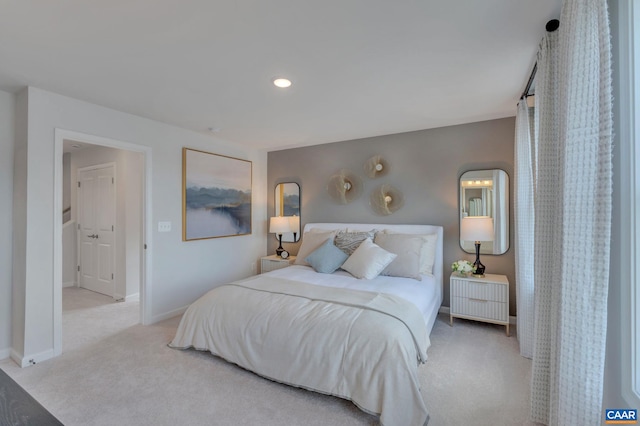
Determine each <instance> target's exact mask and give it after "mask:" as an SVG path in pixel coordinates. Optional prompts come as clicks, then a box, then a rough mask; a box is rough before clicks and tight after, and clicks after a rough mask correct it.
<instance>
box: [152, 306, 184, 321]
mask: <svg viewBox="0 0 640 426" xmlns="http://www.w3.org/2000/svg"><path fill="white" fill-rule="evenodd" d="M188 307H189V305H186V306H183V307H182V308H178V309H174V310H173V311H169V312H165V313H164V314H160V315H154V316H152V317H151V322H150V323H149V324H155V323H157V322H160V321H164V320H166V319H169V318H173V317H175V316H178V315H182V314H184V312H185V311H186V310H187V308H188Z"/></svg>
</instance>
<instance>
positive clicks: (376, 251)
mask: <svg viewBox="0 0 640 426" xmlns="http://www.w3.org/2000/svg"><path fill="white" fill-rule="evenodd" d="M396 256H397V255H395V254H393V253H389V252H388V251H386V250H385V249H383V248H381V247H380V246H378V245H376V244H374V243H373V241H371V238H367V239H366V240H364V241H363V242H362V243H361V244H360V245H359V246H358V248H357V249H356V250H355V251H354V252H353V254H352V255H351V256H349V258H348V259H347V261H346V262H344V264H343V265H342V269H344V270H345V271H347V272H349V273H350V274H351V275H353V276H354V277H356V278H366V279H368V280H372V279H374V278H375V277H377V276H378V275H380V272H382V271H383V270H384V268H386V267H387V266H388V265H389V264H390V263H391V262H393V259H395V258H396Z"/></svg>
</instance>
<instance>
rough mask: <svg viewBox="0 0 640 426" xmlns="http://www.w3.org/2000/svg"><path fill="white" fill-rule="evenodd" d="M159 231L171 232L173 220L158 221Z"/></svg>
mask: <svg viewBox="0 0 640 426" xmlns="http://www.w3.org/2000/svg"><path fill="white" fill-rule="evenodd" d="M158 232H171V222H158Z"/></svg>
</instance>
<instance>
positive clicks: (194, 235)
mask: <svg viewBox="0 0 640 426" xmlns="http://www.w3.org/2000/svg"><path fill="white" fill-rule="evenodd" d="M251 173H252V163H251V161H247V160H241V159H238V158H232V157H226V156H224V155H218V154H212V153H210V152H204V151H198V150H195V149H190V148H183V149H182V183H183V186H182V187H183V194H182V199H183V206H182V209H183V210H182V217H183V220H182V222H183V223H182V239H183V241H190V240H201V239H204V238H218V237H232V236H237V235H247V234H251V179H252V177H251Z"/></svg>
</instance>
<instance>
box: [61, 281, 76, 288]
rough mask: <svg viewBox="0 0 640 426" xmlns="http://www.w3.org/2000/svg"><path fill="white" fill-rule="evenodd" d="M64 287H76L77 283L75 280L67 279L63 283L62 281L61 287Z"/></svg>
mask: <svg viewBox="0 0 640 426" xmlns="http://www.w3.org/2000/svg"><path fill="white" fill-rule="evenodd" d="M65 287H77V285H76V282H75V281H67V282H65V283H62V288H65Z"/></svg>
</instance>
